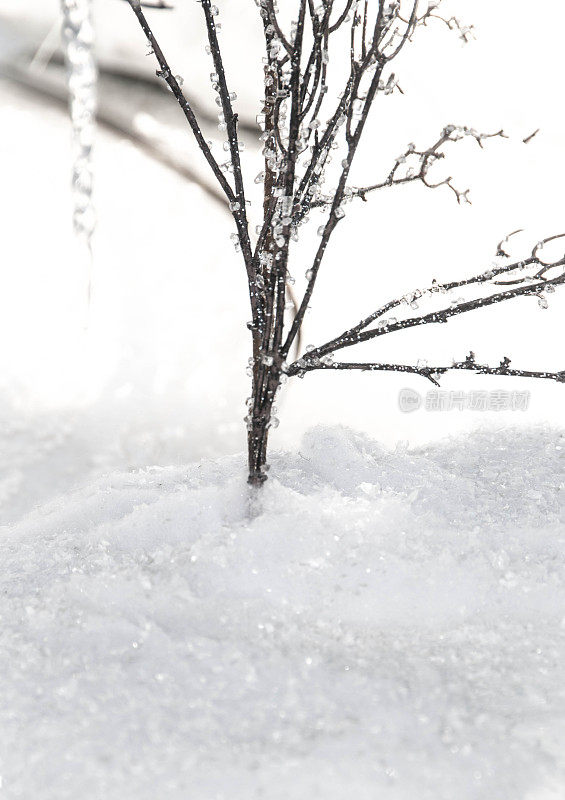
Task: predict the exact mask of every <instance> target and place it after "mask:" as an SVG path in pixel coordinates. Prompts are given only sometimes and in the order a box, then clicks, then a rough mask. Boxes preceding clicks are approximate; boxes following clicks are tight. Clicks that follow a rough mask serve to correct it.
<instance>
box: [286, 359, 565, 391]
mask: <svg viewBox="0 0 565 800" xmlns="http://www.w3.org/2000/svg"><path fill="white" fill-rule="evenodd" d="M509 364H510V359H509V358H507V357H506V358H504V359H503V360H502V361H501V362H500V364H499V366H498V367H492V366H489V365H488V364H478V363H477V362H476V361H475V359H474V355H473V353H470V354H469V356H467V358H466V359H465V360H464V361H459V362H454V363H453V364H450V365H449V366H433V367H430V366H418V365H416V366H413V365H411V364H379V363H373V362H366V363H363V362H347V361H330V360H328V359H326V360H325V361H323V362H318V363H313V362H308V363H307V364H305V365H304V366H303V367H302V368H301V369H300V371H299V372H298V373H295V372H291V371H289V374H291V375H292V374H298V375H300V374H305V373H306V372H313V371H314V370H326V371H327V370H338V371H341V370H360V371H362V372H404V373H410V374H412V375H419V376H420V377H422V378H426V379H427V380H429V381H431V382H432V383H433V384H434V385H435V386H439V385H440V384H439V378H440V377H441V376H442V375H444V374H445V373H446V372H451V371H452V370H466V371H470V372H474V373H476V374H477V375H500V376H504V377H512V378H539V379H543V380H552V381H557V382H558V383H565V370H561V371H559V372H549V371H545V370H527V369H513V368H510V366H509Z"/></svg>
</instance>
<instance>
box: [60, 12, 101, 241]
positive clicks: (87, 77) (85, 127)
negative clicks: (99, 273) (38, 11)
mask: <svg viewBox="0 0 565 800" xmlns="http://www.w3.org/2000/svg"><path fill="white" fill-rule="evenodd" d="M61 8H62V12H63V46H64V51H65V61H66V64H67V75H68V87H69V107H70V114H71V122H72V128H73V168H72V190H73V226H74V230H75V233H76V234H77V236H79V238H80V239H82V240H83V241H84V242H85V243H86V246H87V248H88V250H89V252H90V251H91V243H92V234H93V232H94V226H95V215H94V206H93V202H92V178H93V168H92V147H93V142H94V133H95V124H96V120H95V117H96V82H97V72H96V62H95V59H94V29H93V24H92V0H61Z"/></svg>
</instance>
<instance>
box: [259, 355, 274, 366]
mask: <svg viewBox="0 0 565 800" xmlns="http://www.w3.org/2000/svg"><path fill="white" fill-rule="evenodd" d="M273 361H274V359H273V356H269V355H267V354H266V353H263V355H262V356H261V364H264V365H265V366H266V367H272V366H273Z"/></svg>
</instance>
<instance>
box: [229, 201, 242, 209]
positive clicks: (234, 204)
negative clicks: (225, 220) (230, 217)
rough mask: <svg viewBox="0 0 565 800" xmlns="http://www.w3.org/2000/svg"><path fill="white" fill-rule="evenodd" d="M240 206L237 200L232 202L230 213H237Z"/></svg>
mask: <svg viewBox="0 0 565 800" xmlns="http://www.w3.org/2000/svg"><path fill="white" fill-rule="evenodd" d="M240 208H241V205H240V204H239V202H238V201H237V200H234V201H233V203H230V211H239V209H240Z"/></svg>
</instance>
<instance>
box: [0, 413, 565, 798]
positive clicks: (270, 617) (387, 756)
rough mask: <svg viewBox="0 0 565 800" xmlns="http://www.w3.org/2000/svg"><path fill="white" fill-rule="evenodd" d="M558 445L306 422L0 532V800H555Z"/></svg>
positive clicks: (563, 766) (559, 771)
mask: <svg viewBox="0 0 565 800" xmlns="http://www.w3.org/2000/svg"><path fill="white" fill-rule="evenodd" d="M563 447H565V437H564V436H563V435H561V434H559V433H556V432H555V431H550V430H546V429H534V430H529V431H521V432H520V433H517V432H515V431H514V432H512V431H511V432H508V431H500V430H497V431H493V430H490V431H488V432H482V433H478V434H476V435H475V436H474V437H472V438H470V439H468V440H460V441H452V442H447V443H443V444H440V445H436V446H433V447H430V448H427V449H425V450H424V449H421V450H417V451H406V450H403V449H401V448H399V449H397V450H396V451H390V450H385V449H383V448H382V447H380V446H379V445H378V444H376V443H375V442H374V441H371V440H369V439H368V438H366V437H364V436H362V435H360V434H356V433H353V432H351V431H349V430H346V429H341V428H318V429H316V430H314V431H312V432H310V433H309V434H308V435H307V436H306V437H305V439H304V441H303V443H302V446H301V448H300V450H299V452H297V453H291V454H288V453H287V454H277V455H274V456H273V458H272V464H273V466H272V470H271V472H272V475H271V479H270V480H269V481H268V483H267V485H266V486H265V490H264V492H263V494H262V498H261V501H260V503H259V504H257V503H255V504H253V503H251V504H250V500H249V495H248V490H247V487H246V485H245V480H244V470H243V461H242V459H241V458H239V457H231V458H224V459H222V460H219V461H216V462H207V463H200V464H194V465H192V466H189V467H186V468H179V467H168V468H163V469H158V468H153V469H148V470H144V471H141V472H136V473H115V474H111V475H108V476H107V477H105V478H103V479H100V480H98V481H97V482H96V483H94V484H93V485H90V486H87V487H86V488H82V489H79V490H77V491H75V492H74V493H71V494H68V495H66V496H65V497H63V498H61V499H59V500H56V501H53V502H51V503H49V504H48V505H46V506H44V507H43V508H41V509H40V510H37V511H35V512H33V513H31V514H29V515H28V516H27V517H26V518H25V519H24V520H23V521H21V522H19V523H16V524H14V525H13V526H12V527H10V528H4V529H2V548H1V553H2V568H1V574H2V584H3V585H2V591H1V598H2V599H1V601H0V603H1V621H2V627H1V633H0V638H1V642H2V646H1V650H0V658H1V663H0V674H1V675H2V686H1V695H2V697H1V702H0V740H1V742H2V744H1V746H0V750H1V759H2V770H1V772H2V778H3V783H2V788H3V796H4V797H6V798H10V800H12V798H31V797H33V798H34V799H35V800H55V798H56V800H64V798H73V799H78V798H81V800H90V799H91V798H92V799H93V800H94V798H102V797H103V798H105V800H118V798H119V799H120V800H127V799H128V798H136V800H154V799H155V798H172V799H174V800H176V799H177V798H179V800H180V798H183V800H186V798H190V800H220V798H223V799H224V800H252V798H267V799H268V800H283V799H284V800H288V799H289V798H293V800H313V799H314V798H324V800H344V799H345V798H355V799H356V800H376V798H379V800H453V798H455V797H457V798H461V799H462V800H471V798H472V799H473V800H476V799H477V800H478V798H481V800H495V798H496V800H521V799H522V798H523V799H524V800H526V799H527V800H553V799H554V798H555V799H557V798H561V797H563V796H564V793H565V752H564V749H563V741H564V740H565V692H564V689H563V687H564V686H565V670H564V668H563V664H564V663H565V564H564V558H563V556H564V552H565V526H564V523H565V489H564V485H565V484H564V475H565V470H564V461H563V453H564V451H563Z"/></svg>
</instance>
